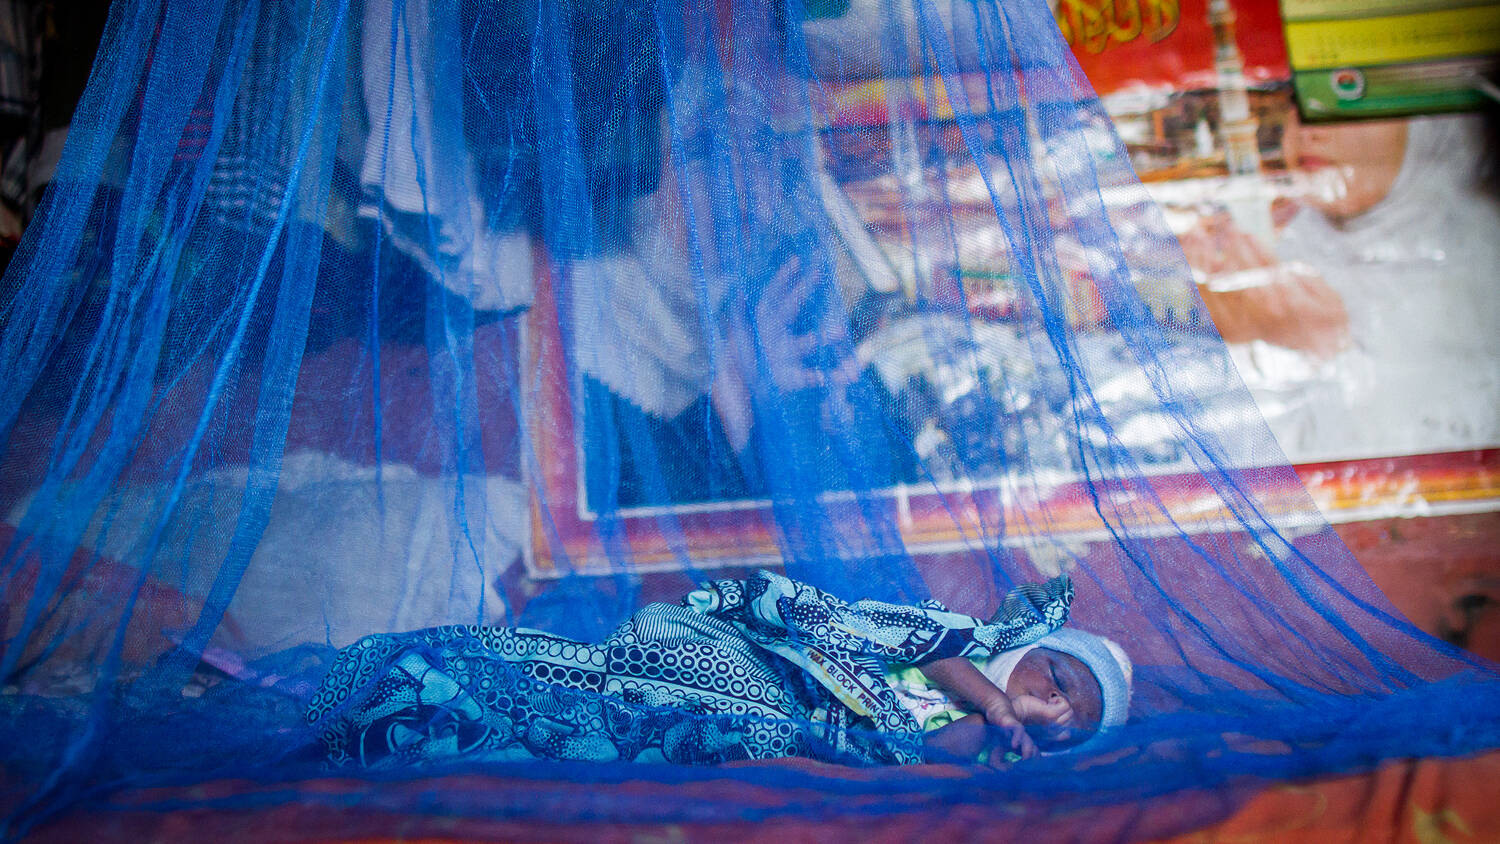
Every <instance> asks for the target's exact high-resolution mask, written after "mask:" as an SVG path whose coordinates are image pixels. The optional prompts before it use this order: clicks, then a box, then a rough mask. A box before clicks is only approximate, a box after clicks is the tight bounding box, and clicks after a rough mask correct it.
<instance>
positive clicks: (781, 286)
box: [0, 0, 1500, 835]
mask: <svg viewBox="0 0 1500 844" xmlns="http://www.w3.org/2000/svg"><path fill="white" fill-rule="evenodd" d="M3 291H4V292H3V296H4V298H3V305H4V311H3V314H4V316H3V332H4V333H3V339H0V370H3V372H4V373H5V375H4V378H3V382H0V390H3V399H0V444H3V449H4V450H3V452H0V514H3V517H4V526H3V530H4V534H3V535H0V540H3V542H0V547H3V549H4V550H3V556H0V593H3V596H4V597H3V601H0V630H3V634H0V635H3V639H0V675H3V683H4V689H3V693H0V712H3V719H0V724H3V730H4V734H3V738H0V747H3V748H4V751H3V759H4V761H3V775H0V782H3V783H4V798H3V801H0V807H3V809H4V812H5V814H6V815H7V817H8V821H7V825H6V826H5V827H4V829H5V831H6V832H7V833H8V834H11V835H15V834H19V833H22V832H24V831H26V830H28V829H31V828H33V826H34V825H35V824H37V823H39V822H41V821H43V820H46V819H47V818H50V817H53V816H55V815H56V814H57V813H58V812H62V811H66V810H68V809H70V808H74V807H78V806H99V805H106V806H107V805H108V804H109V801H110V799H111V796H112V795H116V794H119V793H121V792H123V791H125V790H127V789H131V788H137V787H144V786H168V785H184V784H191V783H196V782H202V781H207V780H217V779H226V778H235V779H238V780H245V779H249V780H261V781H265V782H286V783H298V782H303V781H305V780H306V778H310V777H315V776H318V775H319V774H320V772H323V771H324V770H325V769H326V768H325V766H326V765H327V760H326V759H324V758H323V756H322V754H321V752H320V748H319V747H318V745H317V741H316V738H315V737H314V735H313V734H312V732H311V731H310V728H309V727H308V726H307V724H306V721H305V719H304V713H306V712H307V710H308V707H309V705H310V702H311V700H312V697H313V694H314V692H315V691H316V689H317V688H318V684H319V683H320V682H321V680H322V678H323V675H324V674H325V672H327V671H328V669H329V666H330V665H331V664H332V663H333V658H334V653H335V651H336V650H337V649H338V648H341V647H344V646H346V645H349V644H350V643H352V642H355V641H356V640H358V639H360V637H363V636H365V635H368V634H375V633H396V632H404V631H411V630H418V629H421V628H427V627H433V626H435V625H443V624H461V625H487V626H495V627H510V626H521V627H529V628H537V629H542V630H546V631H549V632H552V633H555V634H557V635H560V636H567V637H572V638H575V639H578V640H581V641H598V640H599V639H601V638H602V637H604V636H605V635H607V634H608V632H609V631H610V630H611V629H613V628H615V627H616V625H618V624H620V623H621V622H623V621H624V620H625V619H627V618H628V617H629V616H630V615H631V613H632V612H634V611H635V610H637V609H638V608H640V607H642V606H643V605H645V604H647V603H648V602H651V601H655V600H667V601H674V600H677V599H680V598H681V597H682V596H683V595H684V594H686V593H688V592H689V591H690V590H691V589H693V588H694V586H695V585H696V584H697V583H700V582H703V581H706V580H710V579H715V578H732V577H744V576H747V575H748V574H749V573H751V572H753V571H754V570H756V569H757V568H762V567H767V568H772V569H775V570H778V571H784V572H785V573H786V574H787V575H789V576H790V577H792V578H795V579H796V580H798V581H801V582H805V583H809V584H812V585H815V586H817V587H819V588H821V589H824V590H826V591H827V592H829V593H831V594H833V595H837V596H839V597H840V598H843V599H844V600H849V601H852V600H855V599H859V598H871V599H876V600H880V601H886V602H892V603H899V604H904V605H916V604H917V603H918V602H920V601H923V600H926V599H937V600H940V601H941V602H942V603H943V604H945V605H946V606H948V607H950V608H952V609H954V610H955V611H957V612H961V613H965V614H968V615H973V616H978V617H981V618H986V617H989V616H990V615H991V614H992V613H993V612H994V611H995V610H996V609H997V608H998V607H999V605H1000V602H1001V600H1002V599H1003V598H1004V596H1005V595H1006V593H1007V592H1008V590H1010V589H1011V588H1012V587H1014V586H1016V585H1017V584H1022V583H1029V582H1040V581H1044V580H1047V579H1048V578H1049V577H1051V576H1053V575H1056V574H1059V573H1067V574H1068V575H1069V576H1070V577H1071V580H1072V583H1073V585H1074V588H1075V589H1076V598H1075V599H1074V602H1073V606H1072V615H1071V619H1070V620H1069V622H1068V623H1069V625H1070V626H1073V627H1077V628H1080V629H1084V630H1090V631H1094V632H1097V633H1101V634H1105V635H1108V636H1110V637H1111V638H1113V639H1115V640H1116V641H1118V642H1119V643H1121V644H1122V646H1123V647H1124V648H1125V650H1126V651H1128V652H1129V654H1130V656H1131V658H1132V660H1133V662H1134V663H1135V675H1134V682H1135V689H1134V698H1133V703H1132V708H1131V718H1130V723H1129V724H1128V725H1127V726H1125V727H1124V728H1122V729H1119V730H1116V731H1112V732H1111V733H1109V734H1108V735H1106V736H1103V737H1101V739H1100V740H1099V742H1098V743H1091V744H1090V745H1089V747H1088V748H1086V749H1085V750H1083V751H1079V752H1075V753H1069V754H1059V755H1053V756H1045V757H1040V758H1038V759H1035V760H1029V761H1027V762H1024V763H1020V764H1017V765H1015V766H1012V767H1010V768H1007V769H1004V770H987V769H983V768H974V769H972V770H965V772H964V775H963V776H962V777H957V778H955V777H953V776H948V775H945V776H942V777H935V776H933V775H931V774H930V773H927V772H925V771H924V769H922V768H920V767H915V768H910V769H901V772H900V773H899V774H894V773H893V774H890V775H884V776H881V777H876V778H866V779H851V780H843V779H839V778H838V777H836V776H834V775H832V774H825V775H824V777H823V779H821V780H819V781H818V782H819V783H821V784H820V786H819V787H820V788H822V789H823V790H824V792H825V794H826V795H827V796H826V799H825V800H821V801H820V800H811V799H809V798H808V797H807V796H806V795H805V794H803V793H800V792H799V795H800V796H798V797H797V798H796V799H792V798H791V797H788V798H787V799H786V800H785V801H779V802H778V801H775V800H772V801H770V804H769V805H768V804H767V801H766V798H765V797H764V794H766V793H767V792H766V791H764V789H767V788H769V789H771V791H770V792H769V793H772V794H774V793H776V790H777V789H791V788H792V787H793V786H794V785H795V784H798V783H804V782H805V779H804V778H805V776H806V775H805V774H804V773H802V772H799V771H798V770H791V769H787V768H784V767H777V766H775V765H766V766H759V767H757V766H751V767H744V768H735V769H733V770H732V771H728V772H725V771H715V770H711V769H691V768H680V767H674V766H670V765H652V764H645V763H638V764H630V763H624V762H612V763H598V762H550V763H537V762H497V761H495V760H492V759H491V760H475V759H466V758H463V757H462V756H458V757H455V758H450V759H447V760H443V761H442V762H441V763H437V764H434V765H430V766H422V765H414V766H408V767H406V768H402V769H398V770H396V771H395V772H392V771H385V772H383V773H382V774H381V777H383V778H384V780H385V781H388V780H389V779H390V778H391V777H393V776H394V777H397V778H410V779H420V778H422V777H432V776H436V775H438V774H446V773H452V772H455V771H473V772H483V773H493V774H497V775H498V776H500V777H502V778H507V779H506V781H511V782H513V781H515V780H517V779H525V778H533V779H534V780H535V781H536V782H537V783H547V782H552V783H557V782H561V781H565V780H574V781H585V782H589V783H594V784H596V785H597V786H598V788H597V790H596V791H595V792H594V793H592V794H591V796H590V798H589V800H587V801H583V802H578V803H567V804H565V805H559V804H558V803H557V802H556V801H553V802H547V801H537V800H536V799H535V798H534V795H535V791H534V789H516V788H500V787H497V788H494V789H490V790H480V789H479V788H478V787H477V786H474V785H472V784H471V785H469V786H466V787H464V788H454V787H452V786H451V785H450V786H448V787H439V786H437V785H436V784H434V785H433V786H432V787H431V788H430V789H427V790H425V791H424V790H422V789H420V788H418V789H415V790H413V791H409V792H405V794H407V796H408V798H407V800H406V802H402V801H401V800H398V799H396V798H390V799H389V800H388V801H387V803H386V804H385V805H386V808H388V809H389V808H395V809H397V810H402V811H411V812H432V813H437V812H445V811H446V812H459V813H461V812H468V813H477V814H489V815H492V816H503V817H520V818H525V817H530V816H534V815H537V814H539V813H546V814H547V816H548V819H549V820H558V819H559V818H561V819H563V820H566V819H568V818H570V817H576V819H578V820H590V819H599V818H624V817H628V818H649V819H667V820H671V819H674V818H686V817H694V816H701V815H702V813H704V812H717V813H720V816H723V817H747V818H748V817H760V816H765V815H767V814H777V813H780V814H792V815H795V814H797V813H799V812H803V813H822V814H826V813H829V812H837V811H840V810H842V811H847V812H850V813H864V814H877V813H879V812H884V811H898V810H899V809H900V807H902V806H909V805H912V801H914V800H918V799H920V798H924V797H932V798H936V799H943V800H950V801H953V802H954V803H955V804H958V803H975V804H985V805H992V804H1001V803H1004V802H1005V801H1012V802H1014V801H1017V800H1026V801H1035V803H1036V805H1039V806H1045V807H1051V810H1055V811H1057V812H1065V811H1072V810H1076V809H1078V808H1079V807H1086V806H1101V805H1116V804H1128V803H1131V802H1133V801H1143V800H1146V799H1148V798H1153V797H1157V796H1160V795H1165V794H1172V793H1175V792H1179V791H1184V790H1195V789H1209V790H1212V789H1216V788H1229V787H1232V786H1235V785H1238V784H1242V783H1244V782H1246V781H1262V780H1270V779H1274V778H1284V777H1293V776H1304V775H1309V774H1316V773H1320V772H1325V771H1338V770H1350V769H1358V768H1360V767H1361V766H1368V765H1370V764H1372V763H1373V762H1374V761H1376V760H1379V759H1382V758H1387V757H1391V756H1405V755H1444V754H1457V753H1464V752H1470V751H1474V750H1478V749H1482V748H1489V747H1494V746H1497V745H1500V729H1497V726H1500V725H1497V722H1496V718H1495V716H1494V713H1495V712H1500V684H1497V678H1496V674H1495V669H1494V666H1492V665H1489V664H1487V663H1483V662H1481V661H1478V660H1476V659H1473V658H1471V657H1468V656H1466V655H1464V654H1463V653H1462V652H1459V651H1457V650H1455V649H1453V648H1450V647H1448V646H1446V645H1445V644H1443V643H1441V642H1439V641H1436V640H1434V639H1432V638H1430V637H1428V636H1426V635H1424V634H1422V633H1421V632H1419V631H1417V630H1416V629H1414V628H1413V627H1412V626H1411V625H1410V624H1408V623H1407V622H1406V621H1405V620H1403V619H1402V618H1401V616H1400V615H1399V614H1398V613H1397V612H1396V611H1395V610H1394V609H1393V608H1392V606H1391V604H1390V603H1389V601H1388V600H1387V599H1386V598H1385V597H1384V596H1383V595H1381V594H1380V593H1379V591H1378V590H1377V589H1376V588H1375V587H1374V586H1373V585H1372V583H1371V582H1370V581H1369V579H1368V578H1367V577H1366V576H1365V574H1364V573H1363V571H1362V570H1361V569H1360V567H1359V566H1358V564H1357V563H1356V562H1355V561H1354V559H1353V558H1352V557H1351V556H1350V554H1349V552H1348V551H1347V550H1346V549H1345V548H1344V546H1343V545H1342V543H1341V542H1340V540H1339V539H1338V537H1337V536H1336V535H1335V534H1334V533H1333V532H1332V530H1331V529H1330V528H1329V527H1328V525H1327V524H1326V522H1325V521H1323V519H1322V518H1321V517H1320V516H1319V515H1318V513H1317V511H1316V509H1315V508H1314V506H1313V503H1312V501H1311V500H1310V499H1309V498H1308V496H1307V494H1306V493H1305V491H1303V489H1302V487H1301V485H1300V482H1299V481H1298V479H1297V476H1296V474H1295V473H1294V472H1293V471H1292V470H1291V469H1290V468H1289V467H1287V466H1286V465H1285V460H1284V458H1283V457H1282V456H1281V454H1280V452H1279V450H1278V448H1277V446H1276V444H1275V441H1274V440H1273V439H1272V438H1271V436H1270V434H1269V432H1268V430H1267V429H1266V427H1265V425H1264V423H1263V422H1262V420H1261V418H1260V416H1259V413H1258V411H1257V409H1256V405H1255V404H1254V402H1253V401H1252V400H1251V398H1250V396H1249V394H1248V393H1247V391H1246V390H1245V389H1244V387H1243V385H1242V384H1241V383H1240V381H1239V378H1238V376H1237V374H1236V373H1235V370H1234V367H1233V365H1232V364H1231V363H1230V361H1229V358H1228V356H1227V354H1226V351H1225V348H1224V345H1223V343H1222V342H1221V341H1220V340H1219V339H1218V337H1217V334H1216V333H1215V331H1214V329H1213V327H1212V324H1211V322H1210V321H1209V320H1208V319H1207V317H1206V315H1205V314H1204V312H1203V309H1202V305H1201V303H1200V302H1199V301H1198V300H1197V297H1196V293H1195V292H1194V288H1193V285H1192V279H1191V274H1190V271H1189V270H1188V268H1187V266H1186V264H1185V263H1184V262H1183V259H1182V255H1181V252H1180V250H1179V248H1178V246H1177V244H1176V241H1175V240H1174V238H1173V237H1172V235H1171V233H1170V231H1169V229H1168V227H1167V225H1166V223H1165V222H1164V220H1163V219H1162V217H1161V215H1160V214H1159V212H1158V211H1157V210H1156V209H1155V208H1154V207H1153V205H1152V204H1151V202H1150V201H1149V199H1148V198H1147V196H1146V195H1145V193H1144V191H1143V190H1142V189H1141V187H1140V185H1139V184H1138V182H1137V181H1136V179H1135V176H1134V174H1133V173H1132V171H1131V168H1130V165H1129V160H1128V158H1127V157H1126V155H1125V151H1124V148H1123V146H1122V145H1121V143H1120V142H1119V140H1118V138H1117V137H1116V136H1115V134H1114V132H1113V129H1112V128H1111V125H1110V122H1109V120H1108V118H1107V117H1106V115H1105V114H1104V112H1103V110H1102V109H1101V107H1100V105H1099V103H1098V101H1097V99H1096V98H1095V97H1094V96H1093V94H1092V92H1091V91H1090V89H1089V87H1088V84H1087V82H1086V81H1085V80H1084V79H1083V78H1082V76H1081V74H1080V73H1079V72H1078V71H1077V69H1076V66H1075V65H1074V64H1073V63H1072V59H1071V57H1070V54H1069V53H1068V51H1067V48H1066V45H1065V44H1064V42H1063V41H1062V39H1061V38H1060V36H1059V34H1058V32H1057V27H1056V25H1055V23H1054V22H1053V18H1052V14H1051V11H1050V10H1049V9H1048V7H1047V6H1046V4H1045V3H1042V2H1040V0H1015V2H1006V3H994V2H989V0H951V2H950V0H842V2H841V0H812V2H799V0H764V1H763V0H732V2H728V1H727V0H726V1H725V2H707V1H706V0H705V2H694V0H686V1H685V2H679V0H660V2H656V3H647V2H640V1H639V0H617V2H606V0H569V1H568V2H536V1H535V0H386V2H376V0H371V2H365V3H361V2H358V0H285V2H257V0H139V2H130V3H117V4H116V6H115V8H114V9H113V11H112V13H111V17H110V20H109V25H108V30H107V33H106V36H105V39H104V44H103V47H102V49H101V51H100V53H99V55H98V57H97V59H96V60H95V65H94V69H93V74H92V77H91V80H90V84H89V87H88V91H87V93H86V95H85V97H84V100H83V102H82V103H81V105H80V106H79V109H78V112H77V115H76V117H75V120H74V123H73V128H72V131H71V133H70V135H69V137H68V141H67V148H66V151H65V154H64V156H63V159H62V164H61V166H60V169H59V171H58V175H57V177H56V180H55V182H54V184H53V186H52V187H51V189H50V191H49V193H48V195H47V197H46V199H45V201H44V203H43V205H42V207H41V208H40V210H39V213H38V218H37V222H36V223H35V224H34V225H33V227H32V228H31V230H30V231H28V233H27V235H26V239H25V240H24V242H23V244H22V246H21V249H20V252H19V254H18V255H17V257H16V260H15V261H14V263H13V264H12V266H11V267H10V269H9V271H8V273H7V274H6V276H5V281H4V286H3ZM341 774H342V775H358V774H359V771H357V770H343V771H341ZM700 776H715V777H731V778H732V779H733V780H734V781H736V782H739V783H741V784H743V785H744V788H743V789H742V790H739V791H735V790H718V791H713V792H712V793H711V796H710V797H708V798H705V799H704V800H701V801H700V800H694V801H675V802H674V800H673V799H672V797H671V795H672V793H673V789H674V788H676V787H678V786H679V785H680V784H681V783H682V782H684V781H687V780H691V779H693V778H696V777H700ZM621 782H633V783H636V784H642V783H644V784H646V785H647V786H655V787H657V788H658V791H657V792H649V793H659V794H660V795H662V797H661V799H651V800H642V799H640V797H639V794H640V793H641V792H639V791H635V792H632V791H628V790H610V789H609V788H607V787H606V786H607V785H608V784H611V783H621ZM674 784H676V785H674ZM375 787H376V786H375V785H374V784H372V785H371V788H372V789H373V788H375ZM466 789H467V790H466ZM279 793H280V794H281V795H282V797H281V798H279V799H286V800H294V799H298V800H316V799H319V798H318V797H316V795H315V793H314V792H313V791H312V790H308V791H306V792H305V793H304V792H299V791H298V790H297V789H296V788H289V789H288V790H286V791H283V792H279ZM418 794H419V795H420V796H412V795H418ZM528 795H531V796H528ZM754 795H759V796H754ZM260 799H262V800H263V799H264V798H263V797H262V798H260ZM326 799H333V798H331V797H328V798H326ZM341 799H346V800H348V799H355V798H349V797H347V796H346V797H344V798H341ZM705 801H706V802H705ZM229 802H230V803H232V802H233V801H232V799H231V800H230V801H229ZM190 803H191V801H187V802H185V803H184V802H177V803H173V804H172V805H174V806H178V807H181V806H184V805H189V804H190ZM570 813H572V814H570Z"/></svg>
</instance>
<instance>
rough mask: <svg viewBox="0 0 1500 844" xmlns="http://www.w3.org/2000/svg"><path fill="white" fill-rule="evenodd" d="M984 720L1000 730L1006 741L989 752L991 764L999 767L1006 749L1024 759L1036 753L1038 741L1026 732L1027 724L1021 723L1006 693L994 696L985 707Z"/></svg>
mask: <svg viewBox="0 0 1500 844" xmlns="http://www.w3.org/2000/svg"><path fill="white" fill-rule="evenodd" d="M983 714H984V722H985V723H986V724H987V725H989V726H990V727H992V728H994V729H995V730H998V731H999V733H1000V735H1001V737H1002V738H1003V740H1004V742H1003V743H1002V745H1001V746H999V747H995V748H992V749H991V750H990V754H989V760H988V761H989V764H990V765H991V766H994V767H998V765H997V763H998V762H999V761H1000V760H999V759H996V756H995V754H996V753H999V754H1000V758H1001V759H1003V758H1004V756H1005V753H1004V751H1005V750H1007V749H1008V750H1012V751H1015V752H1016V753H1018V754H1020V756H1021V758H1022V759H1030V758H1031V757H1033V756H1035V755H1036V743H1035V742H1033V741H1032V740H1031V736H1029V735H1027V733H1026V725H1024V724H1022V723H1021V719H1020V718H1019V717H1017V715H1016V711H1015V708H1014V707H1012V706H1011V703H1010V698H1008V697H1006V696H1005V695H1004V693H1001V694H998V695H994V696H992V697H991V698H990V699H989V701H988V702H987V703H986V704H985V707H984V713H983Z"/></svg>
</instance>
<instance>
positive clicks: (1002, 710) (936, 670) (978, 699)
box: [921, 656, 1036, 759]
mask: <svg viewBox="0 0 1500 844" xmlns="http://www.w3.org/2000/svg"><path fill="white" fill-rule="evenodd" d="M921 670H922V674H924V675H925V676H926V677H927V679H929V680H931V681H932V682H934V683H936V684H937V685H938V687H939V688H941V689H942V690H943V691H945V692H947V693H948V695H949V696H950V697H952V698H954V699H955V701H956V702H958V703H960V704H964V705H965V707H966V708H968V709H973V710H975V711H977V712H978V713H979V714H981V715H982V716H983V717H984V723H985V724H988V725H989V726H991V727H995V728H998V729H1000V730H1002V731H1003V732H1004V733H1005V734H1006V735H1008V736H1009V737H1010V746H1011V748H1012V749H1014V750H1015V751H1016V752H1018V753H1020V754H1021V757H1022V758H1025V759H1029V758H1031V757H1032V756H1035V755H1036V745H1035V744H1034V743H1033V742H1032V740H1031V736H1029V735H1027V734H1026V728H1025V726H1023V725H1022V724H1021V719H1020V718H1019V717H1018V716H1017V714H1016V711H1015V707H1013V706H1012V705H1011V701H1010V698H1009V697H1007V696H1006V694H1005V692H1003V691H1001V690H1000V688H999V687H998V686H996V685H995V684H994V683H991V682H990V679H989V678H988V677H986V676H984V674H983V673H981V672H980V670H979V669H978V668H975V667H974V663H972V662H970V661H969V660H968V658H967V657H961V656H957V657H952V658H949V659H939V660H935V661H933V662H929V663H927V664H926V665H923V666H922V668H921ZM961 720H967V719H961ZM976 752H977V751H976Z"/></svg>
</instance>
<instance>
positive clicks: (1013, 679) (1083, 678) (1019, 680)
mask: <svg viewBox="0 0 1500 844" xmlns="http://www.w3.org/2000/svg"><path fill="white" fill-rule="evenodd" d="M1005 694H1006V695H1007V696H1008V697H1010V698H1011V701H1012V703H1013V704H1015V703H1016V698H1018V697H1021V696H1023V695H1024V696H1028V697H1031V698H1034V699H1035V700H1036V701H1037V703H1036V704H1035V705H1029V706H1028V705H1017V706H1016V711H1017V714H1018V715H1020V717H1021V722H1022V723H1023V724H1025V725H1026V726H1027V728H1028V732H1031V733H1032V734H1033V736H1034V737H1036V738H1037V740H1038V743H1039V744H1044V745H1051V746H1053V747H1065V746H1071V745H1074V744H1077V743H1078V742H1080V741H1082V740H1083V739H1085V738H1087V737H1089V736H1091V735H1093V734H1094V733H1095V732H1096V731H1097V730H1098V729H1099V721H1100V718H1101V717H1102V716H1103V714H1104V692H1103V690H1102V689H1100V688H1099V681H1098V679H1096V678H1095V677H1094V673H1093V672H1092V671H1090V670H1089V667H1088V666H1087V665H1084V664H1083V661H1082V660H1079V659H1078V658H1077V657H1072V656H1069V655H1067V654H1065V653H1062V652H1061V651H1054V650H1052V649H1050V648H1035V649H1033V650H1031V651H1029V652H1028V653H1027V654H1026V655H1025V656H1024V657H1022V658H1021V661H1020V662H1018V663H1017V664H1016V667H1015V670H1014V671H1012V672H1011V675H1010V680H1009V681H1008V682H1006V684H1005ZM1043 749H1046V748H1045V747H1044V748H1043Z"/></svg>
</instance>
